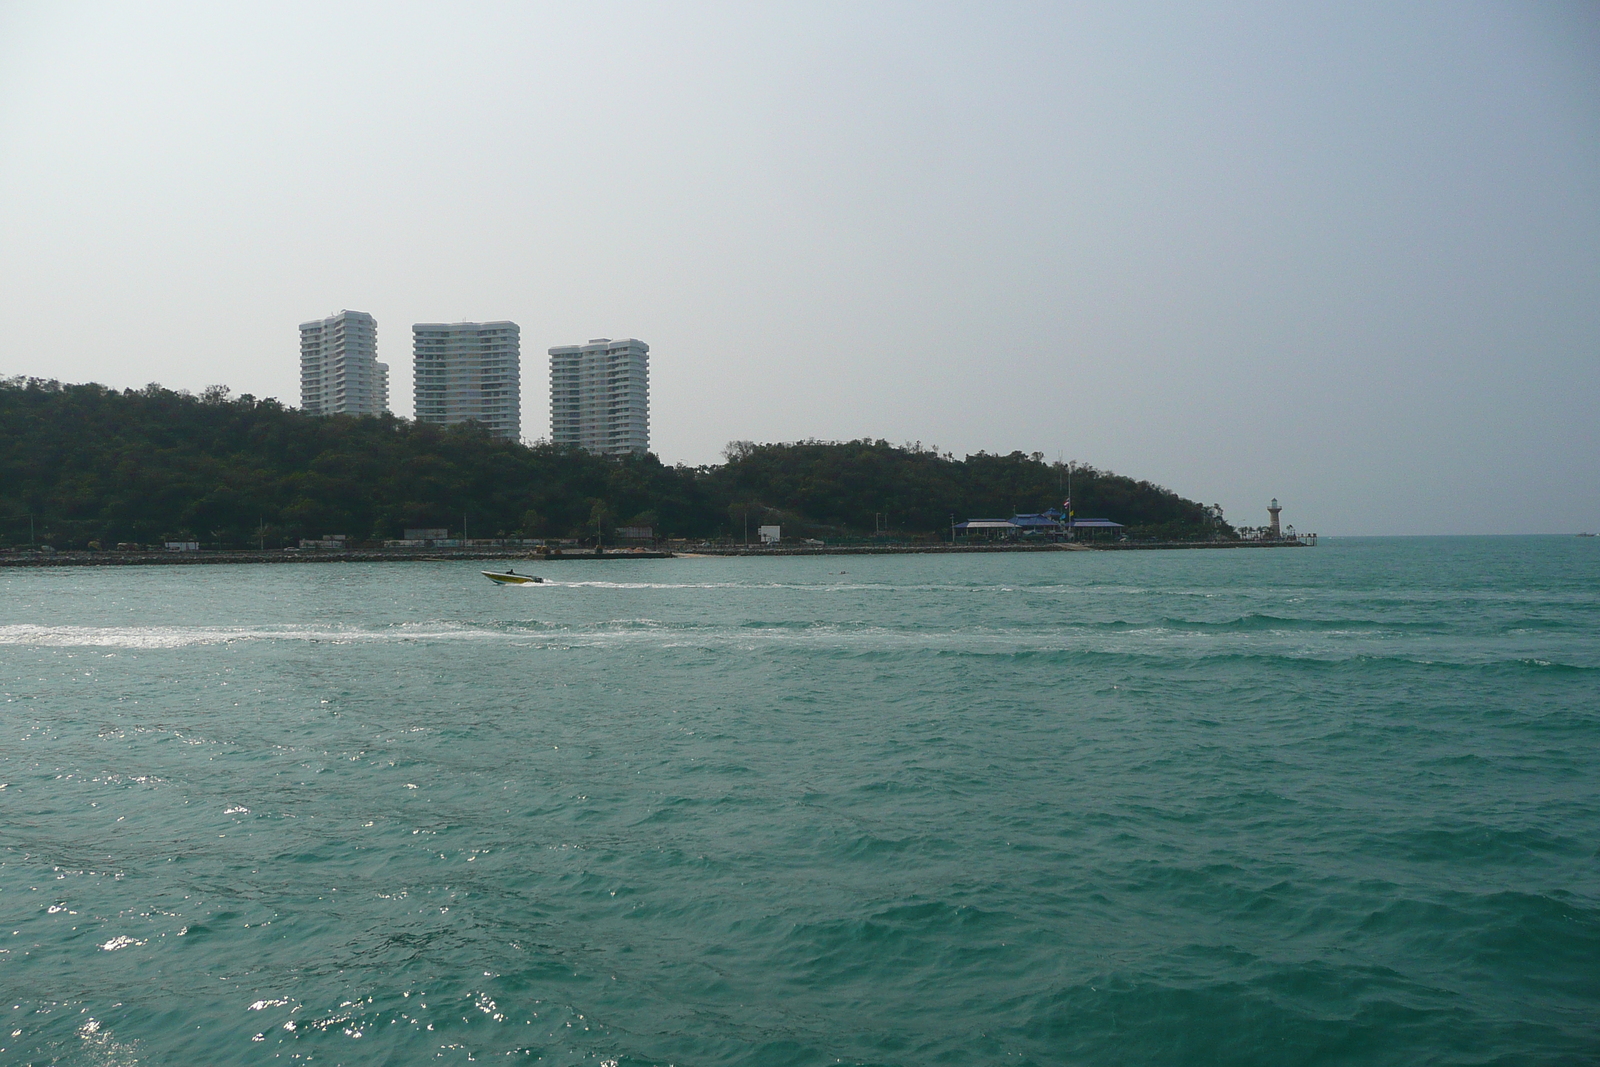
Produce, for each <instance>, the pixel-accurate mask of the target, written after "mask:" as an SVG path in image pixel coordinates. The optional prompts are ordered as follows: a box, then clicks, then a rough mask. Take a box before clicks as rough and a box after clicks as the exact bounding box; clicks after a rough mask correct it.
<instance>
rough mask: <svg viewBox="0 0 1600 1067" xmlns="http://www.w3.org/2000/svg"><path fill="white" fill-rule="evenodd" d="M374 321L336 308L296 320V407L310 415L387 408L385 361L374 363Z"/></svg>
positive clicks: (371, 412) (377, 411) (372, 412)
mask: <svg viewBox="0 0 1600 1067" xmlns="http://www.w3.org/2000/svg"><path fill="white" fill-rule="evenodd" d="M377 338H378V323H377V320H375V319H374V318H373V317H372V316H371V315H368V314H367V313H366V312H364V311H341V312H339V314H337V315H334V316H332V317H331V318H326V319H318V320H316V321H315V322H302V323H301V324H300V407H301V408H302V409H304V410H306V411H308V412H310V413H311V414H313V415H382V414H383V413H384V412H385V411H388V410H389V365H388V364H387V363H379V362H378V360H377V358H376V353H377V349H378V340H377Z"/></svg>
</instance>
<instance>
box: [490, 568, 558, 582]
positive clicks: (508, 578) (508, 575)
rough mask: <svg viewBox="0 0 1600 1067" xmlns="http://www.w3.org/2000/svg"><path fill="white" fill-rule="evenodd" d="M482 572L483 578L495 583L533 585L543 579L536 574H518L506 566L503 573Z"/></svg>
mask: <svg viewBox="0 0 1600 1067" xmlns="http://www.w3.org/2000/svg"><path fill="white" fill-rule="evenodd" d="M482 573H483V576H484V577H485V578H487V579H489V580H490V581H491V582H494V583H495V584H496V585H534V584H535V583H538V582H542V581H544V579H543V578H540V577H539V576H538V575H534V574H518V573H517V572H516V571H514V570H512V569H511V568H510V567H507V568H506V570H505V573H504V574H501V573H499V572H498V571H483V572H482Z"/></svg>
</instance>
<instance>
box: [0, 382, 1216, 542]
mask: <svg viewBox="0 0 1600 1067" xmlns="http://www.w3.org/2000/svg"><path fill="white" fill-rule="evenodd" d="M724 458H725V460H726V461H725V462H724V463H722V464H720V465H711V466H703V467H686V466H667V465H665V464H663V463H661V461H660V460H659V459H657V458H656V457H655V456H654V455H644V456H627V457H601V456H593V455H590V454H588V453H586V452H583V451H581V450H578V449H572V448H566V447H558V446H555V445H550V444H543V443H540V444H534V445H525V444H521V443H519V442H515V441H503V440H497V439H495V438H492V437H491V436H489V434H488V433H487V432H486V431H485V430H484V429H483V428H481V427H480V426H478V425H477V424H474V423H467V424H463V425H460V426H451V427H439V426H434V425H429V424H425V423H418V422H414V421H411V420H409V419H403V418H398V417H396V416H394V415H381V416H359V417H358V416H347V415H333V416H317V415H308V414H306V413H304V412H301V411H298V410H295V409H293V408H289V407H286V406H284V405H283V404H281V403H279V402H278V401H277V400H271V399H268V400H257V399H256V398H254V397H252V396H249V395H248V394H247V395H243V396H238V397H234V396H232V395H231V394H230V392H229V390H228V389H227V388H226V387H223V386H212V387H211V388H209V389H207V390H206V391H205V392H204V393H202V394H201V395H200V396H193V395H190V394H188V393H186V392H182V391H173V390H170V389H164V388H162V387H161V386H159V385H153V384H152V385H149V386H146V387H145V388H143V389H137V390H135V389H128V390H121V391H119V390H116V389H108V388H106V387H104V386H101V385H96V384H86V385H63V384H61V383H60V382H55V381H43V380H40V379H36V378H11V379H7V380H0V545H17V544H26V543H28V541H29V539H30V536H31V537H32V538H33V539H35V540H36V541H37V542H39V543H42V544H50V545H54V546H55V547H57V548H74V547H83V546H85V545H87V544H88V543H89V542H91V541H98V542H100V543H101V544H103V545H106V546H110V545H111V544H114V543H117V542H130V541H131V542H143V543H150V542H160V541H167V540H193V541H201V542H203V543H207V544H217V545H222V546H247V545H249V546H253V545H256V544H261V543H264V544H265V545H266V546H267V547H276V546H279V545H283V544H289V543H293V542H294V541H295V539H297V538H301V537H320V536H322V535H324V534H334V533H337V534H344V535H346V536H347V537H349V538H350V540H352V541H356V542H361V541H371V540H382V539H386V538H396V537H399V536H401V533H402V531H403V530H404V529H405V528H407V527H422V526H426V527H445V528H448V529H450V530H451V531H452V533H453V535H455V536H460V535H461V532H462V529H463V523H465V527H466V530H465V532H466V533H467V534H468V535H470V536H472V537H585V536H587V537H592V536H594V533H595V530H596V528H597V527H599V528H601V529H604V530H606V532H607V534H608V535H609V528H610V527H615V526H624V525H635V526H651V527H653V528H654V529H655V530H656V532H657V534H658V536H666V537H690V538H717V537H726V538H735V539H742V538H743V536H744V531H745V528H746V526H748V527H749V529H750V530H751V531H753V530H754V528H755V526H756V525H758V524H770V523H776V524H781V525H783V526H784V533H785V535H786V536H818V537H824V538H828V539H832V540H851V539H858V538H870V537H873V536H880V537H881V536H892V537H896V538H901V539H924V538H926V539H935V538H941V537H948V536H949V530H950V521H951V518H952V516H953V517H954V518H955V519H956V520H957V521H959V520H961V519H965V518H970V517H1000V518H1004V517H1008V516H1010V515H1012V514H1014V513H1018V512H1037V511H1042V510H1044V509H1046V508H1048V507H1051V506H1059V505H1060V504H1061V502H1062V498H1063V489H1064V487H1065V484H1066V477H1067V472H1066V468H1065V467H1064V466H1063V465H1062V464H1059V463H1047V462H1045V460H1044V457H1043V456H1042V455H1040V454H1039V453H1037V452H1035V453H1031V454H1028V453H1022V452H1012V453H1010V454H1008V455H990V454H987V453H981V452H980V453H978V454H976V455H971V456H967V457H965V458H964V459H956V458H955V457H954V456H951V455H948V454H940V453H939V452H937V451H936V450H934V449H927V448H923V447H922V446H920V445H915V444H913V445H891V444H890V443H889V442H887V441H881V440H880V441H873V440H860V441H846V442H829V441H801V442H795V443H789V444H754V443H751V442H734V443H733V444H730V445H729V446H728V449H727V451H726V453H725V457H724ZM1071 477H1072V489H1073V493H1072V495H1073V500H1074V504H1075V510H1076V512H1077V514H1078V516H1080V517H1087V516H1091V515H1092V516H1095V517H1103V518H1109V519H1112V520H1114V521H1116V522H1120V523H1123V524H1124V525H1125V526H1126V527H1127V528H1128V533H1129V535H1130V536H1134V537H1141V538H1161V539H1193V538H1212V537H1219V536H1221V537H1231V536H1233V531H1232V530H1231V529H1229V528H1228V527H1227V526H1225V525H1223V524H1221V523H1220V522H1219V521H1218V520H1216V519H1214V518H1213V517H1212V515H1211V514H1210V513H1209V512H1208V511H1207V509H1205V508H1204V507H1203V506H1202V505H1201V504H1199V503H1196V502H1194V501H1191V500H1185V499H1183V498H1182V497H1179V496H1178V495H1177V494H1176V493H1173V492H1171V491H1170V490H1167V489H1164V488H1162V487H1160V486H1156V485H1152V484H1151V483H1149V482H1147V481H1136V480H1134V479H1132V478H1126V477H1123V476H1121V475H1117V474H1112V473H1110V472H1107V471H1100V470H1096V469H1094V468H1093V467H1086V466H1075V468H1074V469H1073V471H1072V475H1071ZM30 529H31V533H30Z"/></svg>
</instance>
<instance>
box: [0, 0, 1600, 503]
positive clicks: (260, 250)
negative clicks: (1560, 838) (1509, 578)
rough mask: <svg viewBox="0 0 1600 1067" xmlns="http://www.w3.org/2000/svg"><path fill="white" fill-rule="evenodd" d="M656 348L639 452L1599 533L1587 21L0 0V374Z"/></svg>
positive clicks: (1540, 11)
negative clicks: (321, 338)
mask: <svg viewBox="0 0 1600 1067" xmlns="http://www.w3.org/2000/svg"><path fill="white" fill-rule="evenodd" d="M342 308H351V309H355V310H361V311H366V312H370V313H371V314H373V315H374V316H376V318H377V320H378V354H379V358H380V359H382V360H384V361H385V362H386V363H388V364H389V367H390V407H391V408H392V410H394V411H395V412H396V413H398V414H401V415H410V414H411V410H412V405H411V387H412V382H411V351H410V348H411V346H410V340H411V338H410V328H411V324H412V323H414V322H435V321H481V320H494V319H510V320H513V321H515V322H517V323H519V324H520V326H521V328H522V343H523V364H522V379H523V387H522V388H523V391H522V413H523V414H522V418H523V434H524V436H525V437H527V438H529V439H535V438H539V437H543V436H546V435H547V434H548V433H549V400H548V360H547V357H546V355H545V350H546V349H547V348H549V347H550V346H552V345H558V344H572V343H577V342H583V341H586V340H588V339H590V338H596V337H638V338H641V339H643V340H645V341H647V342H648V343H649V344H650V347H651V355H650V358H651V447H652V450H653V451H655V452H656V453H657V454H658V455H660V456H661V458H662V459H663V460H664V461H666V462H669V463H689V464H701V463H713V462H719V461H720V457H721V452H722V449H723V448H724V446H725V445H726V444H727V443H728V442H729V441H733V440H754V441H792V440H800V439H806V438H819V439H824V440H849V439H855V438H861V437H870V438H882V439H887V440H889V441H891V442H894V443H902V442H920V443H922V444H923V445H924V446H937V448H938V449H939V450H941V451H945V452H950V453H953V454H955V455H957V456H962V455H966V454H969V453H974V452H978V451H988V452H1011V451H1014V450H1021V451H1024V452H1040V453H1043V454H1044V455H1045V456H1046V457H1047V458H1049V459H1051V460H1056V459H1063V460H1068V461H1072V462H1076V463H1079V464H1091V465H1093V466H1096V467H1099V468H1102V469H1109V470H1113V471H1116V472H1118V473H1121V474H1127V475H1131V476H1133V477H1137V478H1143V479H1149V480H1151V481H1153V482H1156V483H1158V484H1161V485H1165V486H1167V487H1169V488H1171V489H1173V490H1175V491H1177V492H1179V493H1180V494H1182V495H1184V496H1186V497H1190V498H1193V499H1199V500H1202V501H1203V502H1205V503H1213V502H1215V503H1219V504H1221V505H1222V506H1223V507H1224V509H1225V511H1226V514H1227V517H1228V519H1229V520H1230V521H1231V522H1234V523H1235V524H1245V525H1258V524H1262V523H1265V521H1266V511H1265V507H1266V503H1267V501H1268V500H1269V499H1270V498H1272V497H1277V498H1278V499H1279V500H1281V501H1282V503H1283V505H1284V512H1283V519H1284V522H1286V523H1290V522H1292V523H1294V524H1295V525H1296V527H1297V528H1298V529H1299V530H1300V531H1302V532H1306V531H1317V532H1319V533H1322V534H1325V535H1339V534H1352V535H1353V534H1432V533H1456V534H1465V533H1541V532H1546V533H1571V532H1575V531H1577V530H1600V465H1597V458H1600V4H1594V3H1590V2H1585V0H1575V2H1571V3H1538V2H1531V0H1530V2H1517V3H1509V2H1508V3H1473V2H1457V0H1451V2H1440V3H1408V2H1400V3H1395V2H1382V3H1362V2H1359V0H1352V2H1348V3H1340V4H1332V5H1312V4H1272V3H1249V4H1231V3H1215V4H1206V3H1182V4H1170V5H1169V4H1155V3H1150V4H1121V3H1117V4H1110V3H1106V4H1078V3H1071V2H1060V3H1049V4H1031V3H1022V2H1017V3H967V4H949V3H941V2H937V0H923V2H917V3H887V2H886V3H859V2H856V3H832V2H828V0H807V2H804V3H792V4H786V3H763V4H749V3H727V4H721V3H681V2H680V3H629V2H598V3H596V2H585V3H533V2H517V3H491V2H465V3H452V4H436V3H411V2H404V0H388V2H383V3H339V2H328V0H319V2H317V3H295V2H282V3H272V4H259V5H233V4H228V5H222V4H215V3H192V4H185V3H173V2H168V0H145V2H141V3H139V4H126V3H91V2H75V0H49V2H22V0H0V315H3V318H4V321H5V322H6V324H7V330H6V339H5V342H4V343H3V344H0V376H10V375H25V376H32V377H42V378H55V379H59V380H61V381H69V382H81V381H97V382H102V383H105V384H107V385H109V386H113V387H118V388H126V387H137V386H142V385H144V384H145V383H147V382H160V383H162V384H164V385H166V386H167V387H169V388H186V389H190V390H193V391H196V392H198V391H199V390H201V389H203V388H204V387H206V386H207V385H211V384H214V383H220V384H226V385H228V386H230V387H232V389H233V390H234V392H235V393H251V394H254V395H255V396H258V397H264V396H275V397H279V398H281V399H282V400H284V401H285V402H286V403H291V404H297V403H298V401H299V396H298V388H299V386H298V380H299V379H298V375H299V366H298V344H299V335H298V330H297V325H298V324H299V323H300V322H302V321H306V320H309V319H314V318H321V317H323V316H327V315H330V314H333V313H335V312H337V311H338V310H340V309H342Z"/></svg>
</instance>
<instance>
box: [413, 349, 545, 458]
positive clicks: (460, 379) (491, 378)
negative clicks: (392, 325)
mask: <svg viewBox="0 0 1600 1067" xmlns="http://www.w3.org/2000/svg"><path fill="white" fill-rule="evenodd" d="M411 335H412V342H413V346H414V347H413V352H414V355H415V360H416V362H415V371H416V377H415V390H416V410H417V421H418V422H432V423H438V424H440V425H448V424H451V423H457V422H466V421H468V420H469V419H475V420H477V421H478V422H481V423H483V424H484V426H486V427H488V429H489V432H490V433H492V434H494V436H496V437H503V438H506V439H508V440H511V441H515V440H517V438H518V437H519V436H521V433H522V331H521V330H520V329H518V328H517V324H516V323H514V322H449V323H446V322H419V323H417V324H416V325H415V326H413V327H411Z"/></svg>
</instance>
